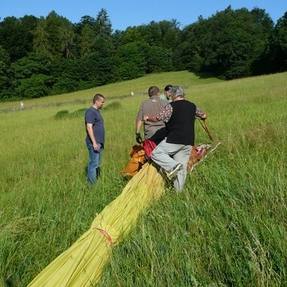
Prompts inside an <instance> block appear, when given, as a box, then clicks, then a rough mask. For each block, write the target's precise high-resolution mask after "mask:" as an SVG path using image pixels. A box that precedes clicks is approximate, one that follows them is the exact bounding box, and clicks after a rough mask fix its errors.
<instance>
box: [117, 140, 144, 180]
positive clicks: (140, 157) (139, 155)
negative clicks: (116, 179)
mask: <svg viewBox="0 0 287 287" xmlns="http://www.w3.org/2000/svg"><path fill="white" fill-rule="evenodd" d="M130 157H131V159H130V160H129V162H128V164H127V165H126V167H125V168H124V169H123V170H122V175H123V176H134V175H135V174H136V173H137V172H138V171H139V170H140V169H141V167H142V165H143V164H144V163H145V161H146V159H145V151H144V148H143V146H142V145H134V146H133V147H132V150H131V152H130Z"/></svg>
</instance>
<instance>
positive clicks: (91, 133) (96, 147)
mask: <svg viewBox="0 0 287 287" xmlns="http://www.w3.org/2000/svg"><path fill="white" fill-rule="evenodd" d="M86 128H87V132H88V135H89V137H90V139H91V141H92V144H93V148H94V150H96V151H98V150H100V147H101V145H100V144H97V141H96V138H95V135H94V131H93V124H90V123H87V124H86Z"/></svg>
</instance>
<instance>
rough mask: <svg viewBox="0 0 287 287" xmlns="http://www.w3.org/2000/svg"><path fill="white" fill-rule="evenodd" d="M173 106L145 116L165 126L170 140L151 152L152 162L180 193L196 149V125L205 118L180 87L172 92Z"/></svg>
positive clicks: (166, 139)
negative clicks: (185, 96)
mask: <svg viewBox="0 0 287 287" xmlns="http://www.w3.org/2000/svg"><path fill="white" fill-rule="evenodd" d="M171 99H172V102H171V103H170V104H169V105H167V106H166V107H165V108H164V109H163V110H162V111H161V112H160V113H159V114H158V115H156V116H148V115H147V116H145V117H144V119H145V120H147V121H158V120H162V121H164V122H165V123H166V129H167V136H166V138H165V139H164V140H163V141H162V142H161V143H160V144H159V145H158V146H157V147H156V148H155V149H154V151H153V152H152V155H151V158H152V160H153V161H154V162H155V163H156V164H157V165H159V166H160V167H162V168H163V170H164V171H165V174H166V175H167V177H168V178H169V179H172V180H173V184H174V187H175V189H176V190H177V191H181V190H182V189H183V187H184V183H185V179H186V167H187V162H188V159H189V155H190V152H191V148H192V146H193V145H194V121H195V118H196V117H200V118H201V119H205V118H206V114H205V113H203V112H201V111H200V110H199V109H197V107H196V106H195V104H194V103H192V102H189V101H187V100H185V98H184V91H183V89H182V88H181V87H179V86H173V87H172V90H171Z"/></svg>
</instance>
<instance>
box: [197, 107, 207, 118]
mask: <svg viewBox="0 0 287 287" xmlns="http://www.w3.org/2000/svg"><path fill="white" fill-rule="evenodd" d="M195 116H196V117H197V118H199V119H201V120H205V119H206V118H207V115H206V113H205V112H203V111H202V110H200V109H199V108H196V113H195Z"/></svg>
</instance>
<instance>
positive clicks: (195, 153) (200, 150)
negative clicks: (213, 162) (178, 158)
mask: <svg viewBox="0 0 287 287" xmlns="http://www.w3.org/2000/svg"><path fill="white" fill-rule="evenodd" d="M209 148H210V146H209V145H199V146H193V147H192V150H191V152H190V155H189V160H188V164H187V171H191V170H192V169H193V168H194V166H195V165H196V164H197V163H198V162H199V161H200V160H202V159H203V158H204V157H205V155H206V154H207V151H208V149H209Z"/></svg>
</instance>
